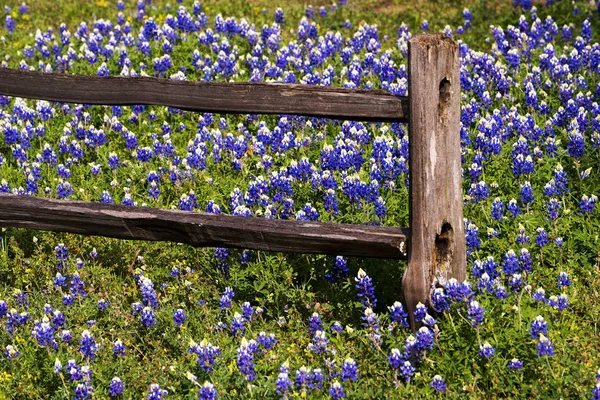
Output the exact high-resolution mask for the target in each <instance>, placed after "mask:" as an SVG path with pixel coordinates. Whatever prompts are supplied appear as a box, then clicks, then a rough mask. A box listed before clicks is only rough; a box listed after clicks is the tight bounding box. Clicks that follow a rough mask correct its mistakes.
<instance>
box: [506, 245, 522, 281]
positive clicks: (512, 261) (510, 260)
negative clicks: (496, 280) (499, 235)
mask: <svg viewBox="0 0 600 400" xmlns="http://www.w3.org/2000/svg"><path fill="white" fill-rule="evenodd" d="M519 270H520V268H519V260H518V259H517V255H516V254H515V252H514V250H512V249H511V250H508V251H507V252H506V254H504V255H503V256H502V272H504V273H505V274H506V275H512V274H515V273H517V272H519Z"/></svg>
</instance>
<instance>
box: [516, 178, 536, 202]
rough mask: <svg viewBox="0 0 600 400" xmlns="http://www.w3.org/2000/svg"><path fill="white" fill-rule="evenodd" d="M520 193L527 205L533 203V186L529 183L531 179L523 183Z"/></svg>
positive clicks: (522, 200)
mask: <svg viewBox="0 0 600 400" xmlns="http://www.w3.org/2000/svg"><path fill="white" fill-rule="evenodd" d="M519 194H520V195H521V203H523V204H525V205H526V206H527V205H529V204H531V203H533V201H534V195H533V188H532V187H531V183H529V181H526V182H525V183H523V184H522V185H521V190H520V191H519Z"/></svg>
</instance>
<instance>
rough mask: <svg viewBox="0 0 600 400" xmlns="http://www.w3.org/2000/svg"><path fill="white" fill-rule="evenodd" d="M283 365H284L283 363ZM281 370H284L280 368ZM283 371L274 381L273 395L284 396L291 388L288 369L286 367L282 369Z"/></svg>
mask: <svg viewBox="0 0 600 400" xmlns="http://www.w3.org/2000/svg"><path fill="white" fill-rule="evenodd" d="M284 364H285V363H284ZM282 368H284V367H283V366H282ZM284 369H285V372H284V371H281V369H280V373H279V375H278V376H277V380H276V381H275V387H276V389H275V393H277V394H280V395H282V396H285V395H286V394H287V393H288V392H289V391H290V389H291V388H292V381H291V380H290V378H289V369H288V368H287V367H285V368H284Z"/></svg>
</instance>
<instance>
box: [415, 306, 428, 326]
mask: <svg viewBox="0 0 600 400" xmlns="http://www.w3.org/2000/svg"><path fill="white" fill-rule="evenodd" d="M425 315H427V306H426V305H425V304H423V303H421V302H419V303H418V304H417V306H416V308H415V312H414V316H415V321H416V322H420V321H421V320H422V319H423V318H425Z"/></svg>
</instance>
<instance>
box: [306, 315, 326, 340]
mask: <svg viewBox="0 0 600 400" xmlns="http://www.w3.org/2000/svg"><path fill="white" fill-rule="evenodd" d="M322 330H323V322H322V321H321V317H320V316H319V313H317V312H314V313H313V314H312V316H311V317H310V319H309V320H308V331H309V332H310V334H311V335H314V334H315V332H317V331H322Z"/></svg>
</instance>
